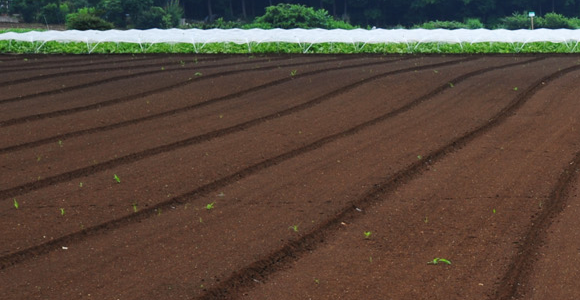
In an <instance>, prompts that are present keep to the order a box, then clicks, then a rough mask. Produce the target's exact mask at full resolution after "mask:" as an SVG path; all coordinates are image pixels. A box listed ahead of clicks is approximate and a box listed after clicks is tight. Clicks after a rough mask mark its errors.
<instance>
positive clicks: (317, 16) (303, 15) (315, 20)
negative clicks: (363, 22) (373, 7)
mask: <svg viewBox="0 0 580 300" xmlns="http://www.w3.org/2000/svg"><path fill="white" fill-rule="evenodd" d="M254 24H255V27H259V28H264V27H267V26H268V25H269V27H270V28H284V29H290V28H327V29H330V28H342V27H344V26H348V25H347V24H346V23H344V22H339V21H334V19H333V18H332V17H331V16H329V15H328V12H327V11H326V10H324V9H318V10H315V9H314V8H312V7H306V6H304V5H298V4H287V3H280V4H278V5H276V6H268V7H266V13H265V14H264V15H263V16H260V17H257V18H256V19H255V20H254ZM351 28H352V26H351Z"/></svg>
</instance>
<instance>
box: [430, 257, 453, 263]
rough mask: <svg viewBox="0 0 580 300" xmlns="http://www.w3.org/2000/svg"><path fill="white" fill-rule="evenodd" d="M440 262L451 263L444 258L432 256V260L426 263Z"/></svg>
mask: <svg viewBox="0 0 580 300" xmlns="http://www.w3.org/2000/svg"><path fill="white" fill-rule="evenodd" d="M440 262H442V263H446V264H448V265H450V264H451V262H450V261H449V260H447V259H445V258H434V259H433V260H432V261H429V262H427V264H428V265H436V264H439V263H440Z"/></svg>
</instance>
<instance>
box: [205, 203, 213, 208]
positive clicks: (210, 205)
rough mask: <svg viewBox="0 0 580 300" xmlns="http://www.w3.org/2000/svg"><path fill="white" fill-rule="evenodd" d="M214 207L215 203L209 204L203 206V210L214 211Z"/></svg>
mask: <svg viewBox="0 0 580 300" xmlns="http://www.w3.org/2000/svg"><path fill="white" fill-rule="evenodd" d="M214 206H215V202H212V203H209V204H207V205H206V206H205V209H207V210H210V209H214Z"/></svg>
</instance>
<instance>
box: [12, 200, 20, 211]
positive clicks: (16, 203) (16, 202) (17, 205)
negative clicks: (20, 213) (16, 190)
mask: <svg viewBox="0 0 580 300" xmlns="http://www.w3.org/2000/svg"><path fill="white" fill-rule="evenodd" d="M12 200H14V208H16V209H18V208H20V204H18V201H16V198H14V199H12Z"/></svg>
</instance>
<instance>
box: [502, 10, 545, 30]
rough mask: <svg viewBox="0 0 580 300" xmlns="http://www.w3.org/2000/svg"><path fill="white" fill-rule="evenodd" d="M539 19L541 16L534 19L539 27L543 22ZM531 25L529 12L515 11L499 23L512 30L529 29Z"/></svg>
mask: <svg viewBox="0 0 580 300" xmlns="http://www.w3.org/2000/svg"><path fill="white" fill-rule="evenodd" d="M539 19H540V18H535V19H534V23H535V25H534V26H535V27H539V26H538V25H540V24H541V20H539ZM530 26H531V24H530V17H528V15H527V14H523V13H522V14H519V13H513V14H512V15H511V16H509V17H505V18H503V19H501V21H500V24H499V27H501V28H505V29H510V30H516V29H529V28H530Z"/></svg>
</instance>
